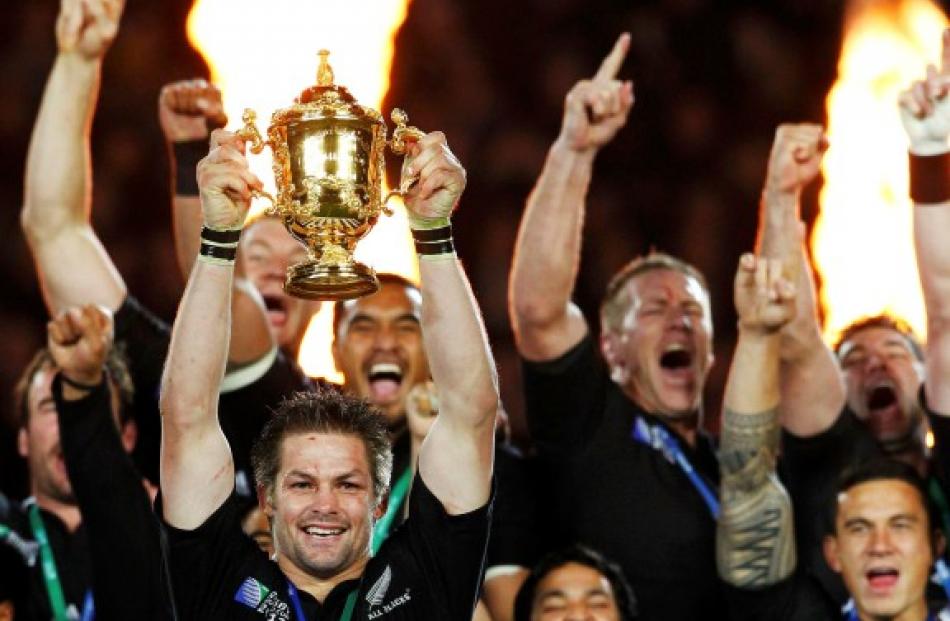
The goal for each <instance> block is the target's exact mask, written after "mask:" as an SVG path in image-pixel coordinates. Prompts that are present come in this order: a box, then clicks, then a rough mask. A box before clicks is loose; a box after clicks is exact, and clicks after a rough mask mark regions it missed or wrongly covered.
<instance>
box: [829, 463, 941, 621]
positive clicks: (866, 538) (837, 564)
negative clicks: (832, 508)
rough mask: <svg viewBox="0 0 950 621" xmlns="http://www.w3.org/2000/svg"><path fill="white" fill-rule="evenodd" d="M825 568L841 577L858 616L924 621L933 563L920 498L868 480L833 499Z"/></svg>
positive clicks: (888, 482)
mask: <svg viewBox="0 0 950 621" xmlns="http://www.w3.org/2000/svg"><path fill="white" fill-rule="evenodd" d="M824 551H825V558H826V559H827V561H828V565H829V566H830V567H831V568H832V569H834V570H835V571H837V572H839V573H840V574H841V577H842V578H843V579H844V583H845V585H846V586H847V587H848V592H849V593H851V596H852V597H854V600H855V604H856V605H857V607H858V610H859V611H861V612H863V613H864V614H863V616H865V617H867V616H870V617H873V618H905V617H899V615H908V616H907V617H906V618H914V619H923V618H924V617H925V616H926V614H927V607H926V601H925V597H924V595H925V590H926V586H927V581H928V579H929V576H930V566H931V564H932V562H933V556H932V554H933V552H932V546H931V533H930V523H929V520H928V516H927V511H926V509H925V508H924V504H923V499H922V498H921V496H920V492H919V491H918V490H917V489H915V488H914V487H913V486H912V485H910V484H909V483H907V482H905V481H901V480H897V479H882V480H872V481H867V482H864V483H860V484H858V485H855V486H853V487H851V488H850V489H848V490H847V491H846V492H844V493H842V494H841V495H840V496H839V497H838V505H837V515H836V517H835V534H834V535H833V536H828V537H826V538H825V543H824Z"/></svg>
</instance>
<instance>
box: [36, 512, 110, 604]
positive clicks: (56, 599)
mask: <svg viewBox="0 0 950 621" xmlns="http://www.w3.org/2000/svg"><path fill="white" fill-rule="evenodd" d="M27 515H28V516H29V519H30V528H31V529H32V530H33V536H34V537H36V542H37V543H38V544H39V545H40V565H41V567H42V570H43V582H44V583H46V595H47V596H48V597H49V605H50V608H51V609H52V611H53V620H54V621H70V620H71V616H70V615H69V614H68V613H67V612H66V597H65V596H64V595H63V585H62V582H61V581H60V579H59V571H58V570H57V569H56V560H55V559H54V558H53V548H52V547H51V546H50V544H49V536H48V535H47V534H46V526H44V525H43V517H42V516H41V515H40V508H39V506H37V504H36V503H35V502H34V503H32V504H31V505H30V508H29V509H27ZM73 614H75V612H74V613H73ZM95 615H96V613H95V605H94V604H93V601H92V591H91V590H87V591H86V596H85V597H84V598H83V604H82V617H81V619H82V621H92V620H93V619H94V618H95Z"/></svg>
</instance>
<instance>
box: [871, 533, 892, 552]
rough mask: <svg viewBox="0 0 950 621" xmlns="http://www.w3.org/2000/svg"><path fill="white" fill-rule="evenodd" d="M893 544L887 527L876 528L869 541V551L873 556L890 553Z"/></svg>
mask: <svg viewBox="0 0 950 621" xmlns="http://www.w3.org/2000/svg"><path fill="white" fill-rule="evenodd" d="M892 549H893V546H892V544H891V537H890V534H889V533H888V532H887V529H886V528H875V529H873V530H872V532H871V538H870V540H869V541H868V552H870V553H871V555H873V556H885V555H887V554H890V552H891V550H892Z"/></svg>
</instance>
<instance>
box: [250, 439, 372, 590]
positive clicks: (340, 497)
mask: <svg viewBox="0 0 950 621" xmlns="http://www.w3.org/2000/svg"><path fill="white" fill-rule="evenodd" d="M280 459H281V462H280V470H279V471H278V473H277V478H276V480H275V483H274V489H273V491H272V493H271V495H270V497H269V498H267V499H266V501H265V505H264V511H265V513H266V514H267V515H268V517H270V518H271V520H272V523H273V531H274V546H275V549H276V553H277V558H278V562H279V563H280V564H281V565H283V564H284V563H291V564H292V565H294V566H295V567H296V568H297V569H298V570H299V571H303V572H305V573H307V574H309V575H311V576H313V577H316V578H319V579H322V580H326V579H329V578H333V577H335V576H337V575H339V574H340V573H343V572H346V571H347V570H350V569H353V568H354V566H358V564H359V563H361V562H363V561H365V560H366V559H367V558H368V556H369V543H370V533H371V532H372V528H373V518H374V515H375V517H377V518H378V517H379V516H378V513H379V511H377V509H376V507H375V503H374V501H373V480H372V476H371V474H370V468H369V460H368V457H367V454H366V445H365V444H364V443H363V441H362V439H360V438H359V437H357V436H352V435H341V434H321V433H305V434H297V435H292V436H288V437H287V438H285V439H284V442H283V444H282V447H281V454H280ZM374 511H376V513H374Z"/></svg>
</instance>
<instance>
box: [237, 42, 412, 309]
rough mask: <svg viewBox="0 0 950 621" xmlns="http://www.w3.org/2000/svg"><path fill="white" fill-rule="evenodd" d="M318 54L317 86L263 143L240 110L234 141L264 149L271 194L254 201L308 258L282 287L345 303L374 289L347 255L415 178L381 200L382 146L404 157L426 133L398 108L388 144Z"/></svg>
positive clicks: (283, 114) (371, 115) (377, 122)
mask: <svg viewBox="0 0 950 621" xmlns="http://www.w3.org/2000/svg"><path fill="white" fill-rule="evenodd" d="M319 54H320V66H319V68H318V69H317V84H316V86H311V87H309V88H307V89H306V90H304V91H303V92H302V93H300V96H299V97H297V99H295V100H294V104H293V105H292V106H290V107H288V108H281V109H279V110H276V111H275V112H274V114H273V115H272V116H271V123H270V126H269V127H268V128H267V138H268V139H267V141H264V139H263V138H262V137H261V134H260V132H259V131H258V129H257V126H256V125H255V119H256V118H257V114H256V113H255V112H254V111H253V110H250V109H246V110H245V111H244V116H243V117H242V120H243V121H244V127H242V128H241V129H240V131H238V136H240V137H241V138H242V139H243V140H245V141H247V142H249V143H250V150H251V153H260V152H261V151H262V150H263V149H264V147H265V146H266V147H270V149H271V152H272V153H273V157H274V178H275V180H276V182H277V196H276V197H273V196H271V195H269V194H267V193H266V192H255V196H261V197H264V198H267V199H268V200H269V201H270V203H271V206H270V207H269V208H268V209H267V212H266V213H267V214H268V215H272V216H277V217H279V218H280V219H281V220H283V222H284V226H285V227H286V228H287V231H288V232H289V233H290V234H291V235H292V236H293V237H294V238H295V239H297V240H298V241H300V242H301V243H303V244H304V245H305V246H306V247H307V250H308V253H309V256H308V258H307V260H306V261H303V262H302V263H297V264H296V265H292V266H291V267H289V268H288V269H287V280H286V281H285V282H284V290H285V291H287V293H289V294H291V295H294V296H297V297H300V298H307V299H311V300H346V299H350V298H358V297H360V296H363V295H368V294H370V293H373V292H375V291H376V290H377V289H379V281H378V280H377V278H376V273H375V272H374V271H373V269H372V268H370V267H368V266H366V265H364V264H362V263H360V262H358V261H356V260H354V258H353V250H354V248H355V247H356V242H358V241H359V240H360V239H362V238H363V236H364V235H366V234H367V233H369V231H370V230H371V229H372V228H373V226H374V225H375V224H376V221H377V220H378V219H379V214H380V212H382V213H385V214H386V215H392V211H391V210H390V209H389V208H388V207H386V203H387V202H388V201H389V199H390V198H391V197H393V196H400V197H402V196H404V194H405V192H406V191H408V189H409V187H411V185H412V183H414V181H415V180H414V179H404V181H403V185H402V187H401V188H400V189H399V190H395V191H393V192H390V193H389V194H388V195H387V196H386V197H385V198H382V199H381V195H382V182H383V175H384V174H385V169H386V168H385V167H386V161H385V148H386V147H387V146H388V147H389V148H390V150H391V151H392V152H393V153H395V154H396V155H405V153H406V142H407V141H414V140H418V139H419V138H421V137H422V136H424V134H423V133H422V132H421V131H419V130H418V129H416V128H415V127H409V126H407V125H406V121H407V117H406V113H405V112H403V111H402V110H399V109H398V108H397V109H394V110H393V111H392V115H391V118H392V120H393V122H394V123H395V124H396V128H395V130H393V135H392V139H391V140H387V138H386V133H387V129H386V123H385V121H383V117H382V115H381V114H380V113H379V112H377V111H376V110H373V109H372V108H367V107H364V106H361V105H360V104H359V103H357V102H356V100H355V99H354V97H353V95H351V94H350V92H349V91H348V90H347V89H346V88H345V87H343V86H338V85H336V84H334V83H333V70H332V69H331V68H330V64H329V62H327V57H328V56H329V54H330V53H329V52H328V51H326V50H321V51H320V52H319ZM404 165H405V162H404Z"/></svg>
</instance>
